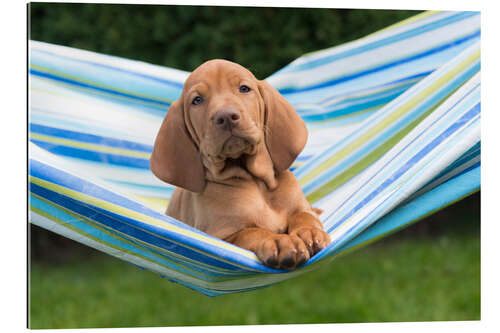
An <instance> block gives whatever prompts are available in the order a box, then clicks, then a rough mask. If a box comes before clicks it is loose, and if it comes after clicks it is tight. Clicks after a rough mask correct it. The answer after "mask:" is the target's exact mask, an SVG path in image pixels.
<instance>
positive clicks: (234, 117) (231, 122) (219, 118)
mask: <svg viewBox="0 0 500 333" xmlns="http://www.w3.org/2000/svg"><path fill="white" fill-rule="evenodd" d="M240 119H241V114H240V111H238V110H237V109H235V108H224V109H221V110H219V111H217V112H216V113H215V115H214V117H213V119H212V121H213V122H214V125H215V127H217V128H219V129H221V130H224V131H231V130H232V129H233V128H236V127H237V126H238V124H239V122H240Z"/></svg>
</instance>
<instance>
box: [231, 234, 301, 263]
mask: <svg viewBox="0 0 500 333" xmlns="http://www.w3.org/2000/svg"><path fill="white" fill-rule="evenodd" d="M225 240H226V241H228V242H230V243H233V244H235V245H237V246H239V247H242V248H244V249H247V250H250V251H252V252H254V253H255V254H256V255H257V257H258V258H259V259H260V260H261V261H262V262H263V263H264V264H265V265H267V266H269V267H273V268H282V269H293V268H296V267H298V266H300V265H302V264H303V263H305V262H306V261H307V260H309V252H308V250H307V248H306V246H305V244H304V242H303V241H302V240H301V239H300V238H299V237H297V236H296V235H288V234H275V233H273V232H271V231H269V230H266V229H261V228H247V229H243V230H241V231H239V232H237V233H235V234H233V235H231V236H229V237H227V238H226V239H225Z"/></svg>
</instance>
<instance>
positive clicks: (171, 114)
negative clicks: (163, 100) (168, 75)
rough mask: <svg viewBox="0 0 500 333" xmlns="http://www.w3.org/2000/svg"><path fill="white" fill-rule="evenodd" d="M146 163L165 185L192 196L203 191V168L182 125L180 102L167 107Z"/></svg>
mask: <svg viewBox="0 0 500 333" xmlns="http://www.w3.org/2000/svg"><path fill="white" fill-rule="evenodd" d="M149 162H150V168H151V171H152V172H153V173H154V174H155V176H156V177H158V178H160V179H161V180H163V181H164V182H167V183H170V184H172V185H175V186H179V187H182V188H185V189H186V190H189V191H191V192H202V191H203V189H204V188H205V172H204V169H203V164H202V163H201V157H200V153H199V151H198V149H197V148H196V146H195V144H194V142H193V140H192V139H191V136H190V135H189V133H188V131H187V128H186V125H185V121H184V112H183V107H182V100H177V101H175V102H174V103H172V104H171V105H170V108H169V109H168V112H167V115H166V116H165V119H163V122H162V124H161V127H160V131H159V132H158V135H157V136H156V140H155V145H154V148H153V153H152V154H151V158H150V159H149Z"/></svg>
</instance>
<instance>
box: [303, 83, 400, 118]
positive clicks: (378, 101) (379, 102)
mask: <svg viewBox="0 0 500 333" xmlns="http://www.w3.org/2000/svg"><path fill="white" fill-rule="evenodd" d="M407 88H408V87H407ZM407 88H406V89H407ZM406 89H405V90H399V91H396V92H393V93H391V94H390V95H388V96H383V97H379V98H375V99H372V100H369V101H364V102H358V103H357V104H352V105H349V106H347V107H343V108H340V109H338V108H337V109H336V110H333V111H326V112H323V113H318V114H309V115H308V114H306V115H302V114H300V113H299V114H300V116H301V118H302V119H304V120H305V121H310V122H317V121H323V120H328V119H332V118H338V117H341V116H346V115H349V114H354V113H356V112H359V111H364V110H367V109H371V108H375V107H377V106H380V107H381V106H383V105H386V104H387V103H389V102H390V101H392V100H394V99H395V98H396V97H398V96H400V95H401V94H403V93H404V92H405V91H406ZM349 102H351V101H347V102H346V103H349Z"/></svg>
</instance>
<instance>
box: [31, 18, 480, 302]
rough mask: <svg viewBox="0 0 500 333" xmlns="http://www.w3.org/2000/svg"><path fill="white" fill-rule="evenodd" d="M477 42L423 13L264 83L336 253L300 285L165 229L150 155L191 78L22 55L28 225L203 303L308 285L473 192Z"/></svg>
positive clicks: (462, 21)
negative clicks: (290, 124)
mask: <svg viewBox="0 0 500 333" xmlns="http://www.w3.org/2000/svg"><path fill="white" fill-rule="evenodd" d="M479 40H480V15H479V13H478V12H425V13H423V14H419V15H417V16H414V17H412V18H410V19H407V20H405V21H402V22H400V23H398V24H396V25H393V26H390V27H389V28H386V29H384V30H381V31H379V32H376V33H374V34H371V35H369V36H367V37H364V38H361V39H359V40H356V41H353V42H350V43H347V44H343V45H341V46H337V47H333V48H330V49H326V50H322V51H318V52H314V53H310V54H307V55H305V56H302V57H300V58H298V59H297V60H295V61H294V62H292V63H291V64H289V65H288V66H286V67H284V68H283V69H282V70H280V71H278V72H277V73H275V74H274V75H272V76H271V77H269V78H268V79H267V81H268V82H269V83H270V84H272V85H273V86H274V87H275V88H277V89H278V90H279V91H280V92H281V93H282V94H283V95H284V96H285V98H286V99H287V100H288V101H289V102H290V103H291V104H292V105H293V106H294V107H295V108H296V110H297V112H298V113H299V114H300V116H301V117H302V118H303V119H304V120H305V121H306V124H307V126H308V129H309V140H308V144H307V146H306V148H305V149H304V151H303V152H302V154H301V155H300V156H299V157H298V159H297V161H296V162H295V163H294V165H293V166H292V169H293V172H294V173H295V175H296V177H297V178H298V179H299V181H300V184H301V185H302V188H303V191H304V193H305V195H306V196H307V198H308V200H309V201H310V202H311V203H312V204H313V205H314V206H315V207H318V208H321V209H323V210H324V212H323V214H322V215H321V216H320V218H321V220H322V222H323V224H324V227H325V230H327V232H328V233H329V234H330V237H331V240H332V242H331V244H330V245H329V246H328V247H327V248H325V249H323V250H322V251H321V252H320V253H318V254H316V255H315V256H314V257H313V258H311V260H310V261H309V262H307V263H306V264H305V265H304V266H302V267H300V268H299V269H297V270H295V271H281V270H276V269H271V268H268V267H266V266H263V265H262V264H261V263H260V262H259V260H258V259H257V257H256V256H255V255H254V254H253V253H252V252H250V251H247V250H244V249H241V248H239V247H236V246H234V245H232V244H229V243H227V242H225V241H222V240H220V239H216V238H214V237H211V236H209V235H207V234H205V233H203V232H200V231H198V230H196V229H194V228H191V227H189V226H187V225H185V224H183V223H182V222H180V221H177V220H175V219H173V218H170V217H168V216H166V215H164V211H165V208H166V205H167V202H168V199H169V197H170V196H171V194H172V192H173V187H172V186H170V185H169V184H165V183H163V182H161V181H159V180H158V179H156V178H155V177H154V176H153V175H152V174H151V172H150V170H149V155H150V153H151V151H152V146H153V142H154V138H155V136H156V134H157V132H158V129H159V126H160V124H161V121H162V118H163V117H164V116H165V114H166V111H167V109H168V106H169V105H170V103H171V102H172V101H174V100H176V99H177V98H178V97H179V96H180V93H181V90H182V85H183V82H184V80H185V79H186V77H187V76H188V75H189V73H187V72H183V71H179V70H175V69H170V68H165V67H160V66H155V65H151V64H147V63H143V62H138V61H132V60H128V59H123V58H118V57H112V56H108V55H102V54H97V53H93V52H87V51H83V50H77V49H73V48H68V47H62V46H56V45H51V44H46V43H41V42H36V41H30V43H29V88H30V91H29V107H30V112H29V139H30V143H29V207H30V214H29V219H30V222H31V223H33V224H36V225H38V226H40V227H43V228H46V229H48V230H51V231H53V232H55V233H57V234H60V235H63V236H65V237H68V238H71V239H73V240H75V241H78V242H81V243H83V244H86V245H88V246H90V247H93V248H95V249H98V250H100V251H103V252H105V253H108V254H110V255H112V256H115V257H118V258H120V259H122V260H126V261H128V262H130V263H132V264H134V265H137V266H139V267H141V268H145V269H148V270H151V271H154V272H157V273H159V274H160V275H161V276H164V277H167V278H168V279H170V280H171V281H174V282H178V283H180V284H182V285H184V286H187V287H189V288H192V289H194V290H197V291H200V292H202V293H204V294H206V295H210V296H214V295H219V294H226V293H232V292H238V291H245V290H252V289H255V288H261V287H263V286H267V285H270V284H273V283H276V282H279V281H282V280H285V279H288V278H291V277H293V276H296V275H298V274H302V273H304V272H307V271H310V270H312V269H314V268H316V267H318V266H319V265H321V264H324V263H326V262H329V261H331V260H333V259H334V258H336V257H337V256H339V255H342V254H345V253H347V252H348V251H352V250H353V249H356V248H358V247H360V246H364V245H366V244H368V243H370V242H373V241H375V240H377V239H379V238H381V237H384V236H386V235H388V234H391V233H393V232H395V231H396V230H398V229H401V228H404V227H406V226H408V225H410V224H412V223H414V222H416V221H417V220H419V219H422V218H423V217H425V216H426V215H429V214H431V213H433V212H434V211H436V210H438V209H441V208H443V207H445V206H447V205H449V204H451V203H453V202H455V201H457V200H460V199H462V198H463V197H465V196H467V195H470V194H471V193H473V192H475V191H478V190H479V188H480V142H481V141H480V116H481V112H480V105H481V104H480V46H479ZM291 139H292V138H291Z"/></svg>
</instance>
